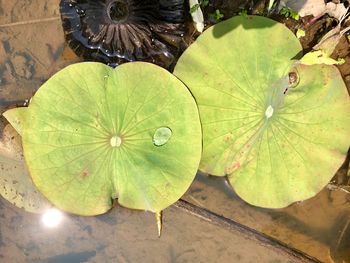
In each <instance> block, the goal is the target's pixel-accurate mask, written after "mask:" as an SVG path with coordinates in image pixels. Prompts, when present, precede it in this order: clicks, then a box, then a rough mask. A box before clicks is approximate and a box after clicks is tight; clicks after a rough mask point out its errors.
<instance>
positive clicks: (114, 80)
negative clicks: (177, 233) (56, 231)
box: [23, 62, 201, 215]
mask: <svg viewBox="0 0 350 263" xmlns="http://www.w3.org/2000/svg"><path fill="white" fill-rule="evenodd" d="M26 117H27V120H26V121H25V122H24V127H23V147H24V153H25V158H26V161H27V164H28V167H29V171H30V174H31V176H32V178H33V181H34V183H35V184H36V185H37V187H38V188H39V189H40V191H41V192H42V193H43V194H44V195H45V196H46V197H47V198H48V199H49V200H50V201H51V202H52V203H53V204H55V205H56V206H58V207H59V208H61V209H64V210H66V211H69V212H72V213H76V214H81V215H95V214H100V213H104V212H105V211H107V210H108V209H109V208H110V207H111V205H112V199H114V198H118V201H119V203H120V204H121V205H123V206H126V207H129V208H134V209H145V210H149V211H153V212H159V211H161V210H162V209H164V208H165V207H167V206H169V205H170V204H172V203H174V202H175V201H176V200H178V199H179V198H180V197H181V195H182V194H183V193H184V192H185V191H186V190H187V188H188V187H189V185H190V183H191V182H192V180H193V178H194V176H195V173H196V170H197V168H198V164H199V160H200V155H201V127H200V121H199V115H198V110H197V106H196V104H195V101H194V99H193V97H192V96H191V94H190V92H189V91H188V90H187V88H186V87H185V86H184V85H183V84H182V83H181V82H180V81H179V80H178V79H176V78H175V77H174V76H172V75H171V74H170V73H168V72H167V71H166V70H164V69H161V68H160V67H157V66H154V65H152V64H148V63H141V62H137V63H128V64H125V65H122V66H119V67H118V68H117V69H115V70H113V69H111V68H110V67H108V66H105V65H103V64H99V63H81V64H75V65H72V66H69V67H67V68H65V69H64V70H62V71H60V72H59V73H57V74H56V75H54V76H53V77H52V78H51V79H50V80H49V81H48V82H47V83H45V84H44V85H43V86H42V87H41V88H40V89H39V91H38V92H37V93H36V94H35V96H34V98H33V99H32V102H31V103H30V106H29V108H28V112H27V114H26ZM159 129H168V130H169V131H171V134H170V133H168V137H167V139H166V141H164V140H163V143H161V144H155V142H154V137H157V136H158V135H157V136H155V133H156V132H157V131H158V130H159Z"/></svg>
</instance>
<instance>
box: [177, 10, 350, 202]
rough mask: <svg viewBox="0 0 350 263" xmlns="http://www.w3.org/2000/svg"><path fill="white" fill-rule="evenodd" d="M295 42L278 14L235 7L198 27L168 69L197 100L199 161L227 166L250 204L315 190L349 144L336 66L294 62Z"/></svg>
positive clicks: (349, 117) (214, 168) (218, 171)
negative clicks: (238, 11) (228, 15)
mask: <svg viewBox="0 0 350 263" xmlns="http://www.w3.org/2000/svg"><path fill="white" fill-rule="evenodd" d="M301 50H302V49H301V46H300V43H299V41H298V39H297V38H296V37H295V36H294V35H293V33H292V32H291V31H289V30H288V29H287V28H286V27H285V26H284V25H282V24H279V23H277V22H275V21H272V20H270V19H267V18H264V17H255V16H249V17H247V18H245V17H234V18H232V19H229V20H227V21H225V22H222V23H220V24H217V25H215V26H214V27H212V28H210V29H208V30H207V31H205V32H204V34H203V35H201V36H200V37H199V38H198V40H197V41H196V42H195V43H194V44H192V46H190V47H189V48H188V49H187V50H186V51H185V53H184V54H183V56H182V57H181V58H180V60H179V62H178V64H177V66H176V68H175V71H174V74H175V75H176V76H177V77H179V78H180V79H181V80H182V81H183V82H184V83H185V84H186V85H187V86H188V87H189V89H190V90H191V92H192V94H193V95H194V97H195V99H196V101H197V104H198V107H199V112H200V116H201V121H202V128H203V156H202V160H201V163H200V170H202V171H204V172H207V173H210V174H213V175H217V176H224V175H229V181H230V183H231V185H232V186H233V188H234V189H235V191H236V192H237V193H238V194H239V195H240V196H241V197H242V198H243V199H244V200H246V201H247V202H249V203H251V204H253V205H256V206H262V207H272V208H279V207H285V206H287V205H289V204H290V203H292V202H295V201H299V200H304V199H307V198H310V197H312V196H314V195H315V194H316V193H317V192H318V191H320V190H321V189H322V188H323V187H324V186H325V185H326V184H327V182H328V181H329V180H330V179H331V177H332V176H333V175H334V173H335V172H336V170H337V168H338V167H339V166H340V165H341V164H342V162H343V161H344V158H345V154H346V152H347V149H348V147H349V144H350V140H349V134H350V103H349V102H350V101H349V96H348V94H347V90H346V88H345V85H344V82H343V80H342V78H341V76H340V74H339V72H338V71H337V69H336V68H335V67H333V66H326V65H314V66H305V65H298V64H297V63H296V62H295V61H294V59H295V58H298V57H299V53H300V52H301Z"/></svg>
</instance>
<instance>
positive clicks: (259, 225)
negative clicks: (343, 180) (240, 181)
mask: <svg viewBox="0 0 350 263" xmlns="http://www.w3.org/2000/svg"><path fill="white" fill-rule="evenodd" d="M185 199H186V200H188V201H189V202H192V203H193V204H196V205H198V206H200V207H204V208H207V209H210V210H211V211H214V212H215V213H217V214H220V215H223V216H224V217H227V218H230V219H232V220H234V221H236V222H239V223H241V224H244V225H247V226H249V227H251V228H253V229H256V230H258V231H261V232H262V233H265V234H266V235H268V236H271V237H273V238H276V239H279V240H281V241H282V242H285V243H286V244H289V245H290V246H291V247H294V248H297V249H299V250H301V251H305V252H307V253H308V254H310V255H312V256H314V257H316V258H318V259H321V261H324V262H332V261H330V257H332V258H333V260H334V262H339V263H343V262H349V260H350V257H349V251H350V240H349V236H348V235H349V234H350V223H349V222H350V195H349V194H347V193H345V192H343V191H341V190H337V191H331V190H328V189H324V190H323V191H322V192H321V193H319V194H318V195H317V196H316V197H314V198H312V199H309V200H306V201H303V202H299V203H295V204H293V205H291V206H289V207H287V208H284V209H265V208H259V207H254V206H251V205H249V204H247V203H245V202H244V201H242V200H241V199H240V198H239V197H238V196H237V195H236V194H235V193H234V191H233V189H232V188H231V186H230V185H229V183H228V182H227V180H226V179H225V178H223V177H215V176H208V175H205V174H202V173H199V174H198V175H197V177H196V181H195V183H194V185H193V186H192V187H191V189H190V190H189V191H188V192H187V195H186V196H185Z"/></svg>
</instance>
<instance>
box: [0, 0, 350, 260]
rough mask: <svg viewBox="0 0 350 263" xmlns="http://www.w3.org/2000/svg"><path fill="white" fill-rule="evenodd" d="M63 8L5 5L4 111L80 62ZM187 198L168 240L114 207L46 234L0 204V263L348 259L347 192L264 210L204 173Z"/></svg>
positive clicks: (0, 102) (176, 211)
mask: <svg viewBox="0 0 350 263" xmlns="http://www.w3.org/2000/svg"><path fill="white" fill-rule="evenodd" d="M222 2H224V5H227V2H228V1H222ZM58 3H59V1H58V0H32V1H27V0H14V1H7V0H0V110H1V112H3V111H4V109H6V108H9V107H15V106H16V105H22V104H23V103H24V101H25V100H26V99H30V97H31V96H32V94H33V93H34V92H35V91H36V90H37V89H38V88H39V87H40V85H41V84H42V83H43V82H45V81H46V80H47V79H48V78H49V77H50V76H51V75H52V74H54V73H55V72H57V71H58V70H59V69H61V68H62V67H64V66H66V65H68V64H71V63H73V62H76V61H79V59H78V58H76V57H75V56H74V55H71V54H72V53H69V50H68V49H66V48H65V43H64V36H63V31H62V28H61V21H60V18H59V11H58ZM183 199H184V200H186V201H187V202H188V203H186V202H179V203H177V204H176V205H174V206H172V207H171V208H169V209H167V210H166V211H165V212H164V222H163V226H164V229H163V234H162V237H161V238H158V237H157V229H156V223H155V217H154V215H153V214H150V213H145V212H140V211H132V210H128V209H125V208H121V207H116V208H114V209H113V210H112V211H111V212H110V213H108V214H106V215H102V216H97V217H77V216H71V215H65V216H64V219H63V221H62V224H61V225H59V226H58V227H57V228H45V227H44V226H43V225H42V222H41V218H40V216H38V215H33V214H29V213H26V212H24V211H22V210H20V209H18V208H16V207H13V206H12V205H10V204H9V203H7V202H6V201H5V200H1V202H0V262H310V261H311V262H312V261H313V260H312V259H308V258H307V257H305V256H303V255H302V254H307V255H310V256H311V257H313V258H315V259H316V260H319V261H322V262H350V255H349V253H350V252H349V251H350V226H349V225H350V223H349V220H350V196H349V194H347V193H345V192H342V191H340V190H336V191H330V190H328V189H325V190H324V191H322V192H321V193H320V194H318V195H317V196H316V197H315V198H313V199H310V200H307V201H304V202H301V203H297V204H294V205H292V206H290V207H288V208H286V209H279V210H271V209H261V208H256V207H252V206H249V205H248V204H246V203H245V202H243V201H242V200H240V199H239V198H238V197H237V196H236V195H235V194H234V192H233V191H232V189H231V188H230V187H229V186H228V185H226V183H225V180H224V178H215V177H208V176H205V175H198V176H197V179H196V181H195V182H194V184H193V186H192V187H191V189H190V190H189V191H188V192H187V194H186V195H185V196H184V198H183ZM202 208H205V209H206V210H205V209H202ZM237 223H239V224H237ZM244 226H247V227H248V228H246V227H244ZM295 249H297V250H299V251H300V253H299V252H298V251H296V250H295Z"/></svg>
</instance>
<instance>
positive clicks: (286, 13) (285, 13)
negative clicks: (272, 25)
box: [280, 6, 300, 20]
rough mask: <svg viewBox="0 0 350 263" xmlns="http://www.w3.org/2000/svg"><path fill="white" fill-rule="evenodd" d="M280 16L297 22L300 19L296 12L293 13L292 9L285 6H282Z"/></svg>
mask: <svg viewBox="0 0 350 263" xmlns="http://www.w3.org/2000/svg"><path fill="white" fill-rule="evenodd" d="M280 14H281V15H283V16H285V17H286V18H288V17H291V18H293V19H295V20H299V18H300V16H299V14H298V12H297V11H294V10H292V9H290V8H288V7H286V6H284V7H283V8H282V9H281V11H280Z"/></svg>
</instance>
